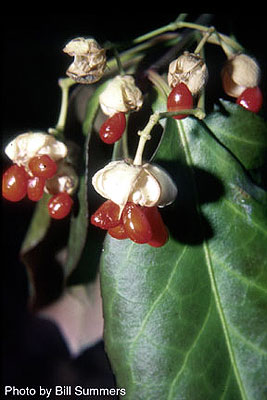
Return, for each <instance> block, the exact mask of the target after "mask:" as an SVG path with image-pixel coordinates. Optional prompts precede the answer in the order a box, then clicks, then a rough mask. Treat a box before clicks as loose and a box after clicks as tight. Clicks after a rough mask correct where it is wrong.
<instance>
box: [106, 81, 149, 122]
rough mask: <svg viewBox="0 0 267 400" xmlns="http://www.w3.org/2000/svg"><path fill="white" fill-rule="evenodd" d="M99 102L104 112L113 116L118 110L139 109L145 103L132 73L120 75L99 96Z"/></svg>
mask: <svg viewBox="0 0 267 400" xmlns="http://www.w3.org/2000/svg"><path fill="white" fill-rule="evenodd" d="M99 104H100V106H101V109H102V111H103V113H104V114H106V115H108V116H109V117H112V115H114V114H116V113H118V112H123V113H127V112H128V111H138V110H139V109H140V108H141V107H142V105H143V95H142V92H141V90H140V89H139V88H138V87H137V86H136V84H135V80H134V78H133V77H132V76H131V75H124V76H121V75H118V76H116V77H115V78H114V79H112V80H111V81H110V82H109V84H108V86H107V87H106V89H105V90H104V91H103V92H102V93H101V95H100V96H99Z"/></svg>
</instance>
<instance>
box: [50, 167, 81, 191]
mask: <svg viewBox="0 0 267 400" xmlns="http://www.w3.org/2000/svg"><path fill="white" fill-rule="evenodd" d="M77 186H78V177H77V174H76V172H75V170H74V168H73V167H72V166H71V165H70V164H68V163H66V162H65V160H62V161H60V162H59V163H58V168H57V173H56V175H55V176H53V178H51V179H48V180H47V181H46V184H45V191H46V192H47V193H49V194H53V195H54V194H58V193H63V192H66V193H68V194H69V195H72V194H73V193H74V192H75V191H76V189H77Z"/></svg>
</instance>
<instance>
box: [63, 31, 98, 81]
mask: <svg viewBox="0 0 267 400" xmlns="http://www.w3.org/2000/svg"><path fill="white" fill-rule="evenodd" d="M63 51H64V52H65V53H67V54H69V55H70V56H73V57H74V61H73V63H72V64H71V65H70V66H69V68H68V70H67V72H66V74H67V75H68V76H69V77H70V78H72V79H73V80H75V81H76V82H79V83H85V84H91V83H95V82H97V81H98V80H99V79H101V78H102V76H103V74H104V72H105V69H106V51H105V49H103V48H101V47H100V46H99V44H98V43H97V42H96V40H95V39H92V38H89V39H85V38H83V37H78V38H76V39H73V40H71V41H70V42H69V43H68V44H67V45H66V46H65V47H64V49H63Z"/></svg>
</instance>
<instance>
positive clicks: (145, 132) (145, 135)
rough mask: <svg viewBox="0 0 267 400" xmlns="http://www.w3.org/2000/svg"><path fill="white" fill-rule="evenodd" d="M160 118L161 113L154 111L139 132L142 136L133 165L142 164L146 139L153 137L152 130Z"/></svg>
mask: <svg viewBox="0 0 267 400" xmlns="http://www.w3.org/2000/svg"><path fill="white" fill-rule="evenodd" d="M158 120H159V113H157V112H156V113H154V114H152V115H151V116H150V118H149V121H148V123H147V124H146V126H145V128H144V129H143V130H142V131H139V132H138V135H139V136H140V139H139V143H138V147H137V150H136V154H135V158H134V161H133V165H142V156H143V151H144V148H145V144H146V141H147V140H149V139H150V138H151V136H150V132H151V130H152V128H153V127H154V126H155V125H156V123H157V122H158Z"/></svg>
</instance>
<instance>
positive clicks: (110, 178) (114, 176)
mask: <svg viewBox="0 0 267 400" xmlns="http://www.w3.org/2000/svg"><path fill="white" fill-rule="evenodd" d="M92 184H93V186H94V188H95V190H96V191H97V192H98V193H99V194H100V195H101V196H103V197H104V198H106V199H110V200H112V201H113V202H114V203H116V204H118V205H119V206H120V208H121V211H122V210H123V208H124V206H125V205H126V203H127V201H131V202H133V203H135V204H139V205H141V206H146V207H152V206H155V205H158V206H159V207H164V206H165V205H168V204H171V203H172V202H173V201H174V200H175V198H176V195H177V188H176V186H175V184H174V182H173V181H172V179H171V177H170V176H169V174H168V173H167V172H166V171H165V170H163V169H162V168H160V167H159V166H155V165H153V164H148V163H146V164H144V165H138V166H137V165H133V164H132V163H130V162H125V161H112V162H110V163H109V164H108V165H107V166H106V167H104V168H102V169H101V170H99V171H97V172H96V174H95V175H94V176H93V179H92Z"/></svg>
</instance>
